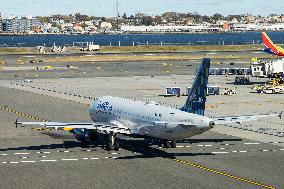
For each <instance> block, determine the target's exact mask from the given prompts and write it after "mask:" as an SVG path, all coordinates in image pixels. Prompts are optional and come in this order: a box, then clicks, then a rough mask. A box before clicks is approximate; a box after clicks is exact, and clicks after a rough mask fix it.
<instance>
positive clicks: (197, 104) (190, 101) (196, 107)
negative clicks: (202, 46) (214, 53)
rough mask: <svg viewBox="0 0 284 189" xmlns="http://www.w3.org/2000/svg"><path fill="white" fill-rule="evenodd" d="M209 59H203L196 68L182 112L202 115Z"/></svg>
mask: <svg viewBox="0 0 284 189" xmlns="http://www.w3.org/2000/svg"><path fill="white" fill-rule="evenodd" d="M209 67H210V59H208V58H204V59H203V60H202V62H201V64H200V66H199V68H198V71H197V74H196V76H195V79H194V82H193V85H192V87H191V89H190V91H189V94H188V97H187V100H186V102H185V104H184V106H183V107H182V108H181V110H182V111H185V112H188V113H194V114H199V115H204V111H205V101H206V95H207V84H208V76H209Z"/></svg>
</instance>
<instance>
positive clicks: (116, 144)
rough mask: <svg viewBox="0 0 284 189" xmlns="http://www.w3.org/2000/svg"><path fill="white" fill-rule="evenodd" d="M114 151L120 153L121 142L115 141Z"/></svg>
mask: <svg viewBox="0 0 284 189" xmlns="http://www.w3.org/2000/svg"><path fill="white" fill-rule="evenodd" d="M113 149H114V150H115V151H118V150H119V142H117V141H114V145H113Z"/></svg>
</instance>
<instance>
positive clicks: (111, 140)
mask: <svg viewBox="0 0 284 189" xmlns="http://www.w3.org/2000/svg"><path fill="white" fill-rule="evenodd" d="M106 135H107V137H106V138H107V144H106V150H107V151H112V150H115V151H118V150H119V142H118V141H117V139H116V138H115V136H116V134H115V133H114V132H110V133H108V134H106Z"/></svg>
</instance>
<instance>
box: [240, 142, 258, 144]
mask: <svg viewBox="0 0 284 189" xmlns="http://www.w3.org/2000/svg"><path fill="white" fill-rule="evenodd" d="M244 144H260V143H258V142H245V143H244Z"/></svg>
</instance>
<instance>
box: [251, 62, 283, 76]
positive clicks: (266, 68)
mask: <svg viewBox="0 0 284 189" xmlns="http://www.w3.org/2000/svg"><path fill="white" fill-rule="evenodd" d="M277 74H282V75H283V74H284V59H278V60H275V61H270V62H262V61H258V62H252V63H251V75H252V76H253V77H275V76H276V75H277Z"/></svg>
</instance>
